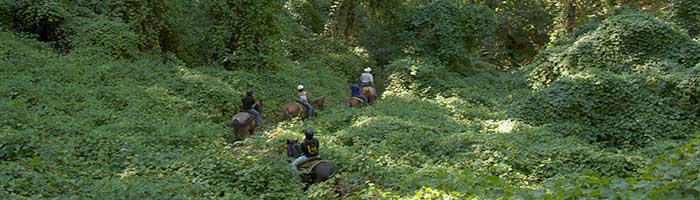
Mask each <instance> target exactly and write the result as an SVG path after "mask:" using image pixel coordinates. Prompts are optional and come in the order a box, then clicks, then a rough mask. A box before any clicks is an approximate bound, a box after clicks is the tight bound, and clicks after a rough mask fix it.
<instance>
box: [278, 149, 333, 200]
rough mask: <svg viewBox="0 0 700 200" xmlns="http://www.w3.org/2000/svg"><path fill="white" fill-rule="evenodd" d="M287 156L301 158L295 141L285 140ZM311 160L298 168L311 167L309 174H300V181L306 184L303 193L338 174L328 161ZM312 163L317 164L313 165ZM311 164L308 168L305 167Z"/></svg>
mask: <svg viewBox="0 0 700 200" xmlns="http://www.w3.org/2000/svg"><path fill="white" fill-rule="evenodd" d="M287 156H288V157H291V158H298V157H299V156H301V147H300V145H298V143H297V141H296V140H287ZM318 159H319V160H312V161H309V162H306V163H303V164H301V165H300V166H299V168H300V169H301V168H303V167H312V168H311V170H310V171H309V173H305V174H301V180H302V181H303V182H304V183H306V186H304V191H306V189H308V188H309V186H311V185H312V184H316V183H320V182H323V181H326V180H328V178H330V177H331V176H332V175H333V174H335V173H336V172H338V167H337V166H336V165H335V164H333V163H332V162H330V161H327V160H321V159H320V158H318ZM314 162H318V163H317V164H314ZM307 164H311V165H310V166H305V165H307Z"/></svg>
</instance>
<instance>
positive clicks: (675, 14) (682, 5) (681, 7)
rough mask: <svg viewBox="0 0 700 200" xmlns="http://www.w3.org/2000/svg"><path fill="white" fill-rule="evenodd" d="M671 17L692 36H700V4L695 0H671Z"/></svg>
mask: <svg viewBox="0 0 700 200" xmlns="http://www.w3.org/2000/svg"><path fill="white" fill-rule="evenodd" d="M669 8H670V16H669V19H670V20H671V21H672V22H673V23H675V24H677V25H678V26H680V27H682V28H684V29H686V30H687V31H688V35H690V36H691V37H699V36H700V5H698V3H697V2H695V1H693V0H671V1H670V3H669Z"/></svg>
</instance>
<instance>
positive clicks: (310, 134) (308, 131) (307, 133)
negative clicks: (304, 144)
mask: <svg viewBox="0 0 700 200" xmlns="http://www.w3.org/2000/svg"><path fill="white" fill-rule="evenodd" d="M304 136H306V138H308V139H311V138H313V137H314V131H313V130H311V128H307V129H306V130H304Z"/></svg>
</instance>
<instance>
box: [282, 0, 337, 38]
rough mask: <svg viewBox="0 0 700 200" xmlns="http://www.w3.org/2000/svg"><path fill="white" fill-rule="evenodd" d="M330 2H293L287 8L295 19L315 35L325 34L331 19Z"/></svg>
mask: <svg viewBox="0 0 700 200" xmlns="http://www.w3.org/2000/svg"><path fill="white" fill-rule="evenodd" d="M331 2H332V1H329V0H291V1H287V7H288V8H289V12H290V13H291V15H292V16H294V19H295V20H296V21H297V22H299V23H300V24H302V25H304V27H306V28H308V29H309V30H311V32H313V33H318V34H320V33H323V32H324V30H325V28H326V22H328V20H329V19H330V10H331Z"/></svg>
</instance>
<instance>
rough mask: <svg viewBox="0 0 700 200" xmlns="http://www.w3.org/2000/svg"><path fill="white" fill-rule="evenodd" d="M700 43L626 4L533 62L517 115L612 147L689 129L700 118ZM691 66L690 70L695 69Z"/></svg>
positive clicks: (680, 135)
mask: <svg viewBox="0 0 700 200" xmlns="http://www.w3.org/2000/svg"><path fill="white" fill-rule="evenodd" d="M699 61H700V44H699V43H697V42H695V41H693V40H691V39H690V38H689V37H688V36H687V35H685V34H683V32H681V31H679V30H678V29H676V28H675V27H673V26H671V25H669V24H667V23H665V22H663V21H660V20H658V19H656V18H655V17H653V16H651V15H649V14H644V13H638V12H630V11H622V12H621V13H620V14H619V15H617V16H613V17H610V18H609V19H607V20H605V21H603V23H602V25H600V26H599V27H598V28H596V29H595V30H594V31H591V32H588V33H585V34H583V35H582V36H580V37H578V38H576V40H575V41H562V42H560V43H555V44H553V45H552V46H551V47H550V48H548V49H547V50H545V51H543V52H542V53H541V54H540V55H538V57H537V59H536V60H535V61H534V62H533V63H532V64H530V66H529V68H530V69H531V72H530V75H529V78H530V81H531V85H532V86H533V87H534V88H536V89H540V90H538V91H536V92H535V93H534V94H533V95H532V96H531V97H529V98H527V99H525V100H523V102H522V103H521V104H520V106H519V107H518V108H517V109H516V116H519V117H520V118H523V119H525V120H526V121H528V122H529V123H532V124H538V125H539V124H567V123H569V122H570V123H573V124H579V126H574V127H587V128H585V129H578V128H575V129H568V128H566V129H562V131H565V132H566V134H569V135H577V136H579V137H581V138H582V139H585V140H587V141H589V142H592V143H598V144H601V145H602V146H604V147H642V146H644V145H646V144H648V143H649V142H651V141H654V140H657V139H662V138H672V139H681V138H685V137H687V136H688V133H689V131H690V130H692V129H693V128H694V127H697V125H698V121H697V120H698V118H697V109H695V108H692V107H689V106H688V105H689V103H690V102H694V101H696V98H697V97H696V96H695V95H692V94H690V93H688V92H689V91H694V88H695V86H694V85H695V83H694V82H693V80H694V78H691V77H690V76H687V75H686V74H695V73H694V72H693V71H688V70H689V69H691V68H692V66H694V65H695V64H697V63H698V62H699ZM688 72H690V73H688Z"/></svg>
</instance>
